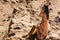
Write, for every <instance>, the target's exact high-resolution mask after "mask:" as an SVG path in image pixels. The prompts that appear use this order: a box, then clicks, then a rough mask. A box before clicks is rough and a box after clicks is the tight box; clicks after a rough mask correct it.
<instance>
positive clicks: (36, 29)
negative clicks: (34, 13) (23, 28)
mask: <svg viewBox="0 0 60 40" xmlns="http://www.w3.org/2000/svg"><path fill="white" fill-rule="evenodd" d="M46 14H48V13H46V12H45V7H43V8H42V10H41V13H40V15H39V16H40V17H42V21H41V23H38V24H37V25H36V26H33V28H32V29H31V31H30V32H29V33H28V35H29V37H30V36H31V35H34V34H36V37H37V40H44V38H45V37H46V36H47V34H48V19H47V17H48V16H47V15H46ZM28 35H26V36H28ZM26 36H25V37H26Z"/></svg>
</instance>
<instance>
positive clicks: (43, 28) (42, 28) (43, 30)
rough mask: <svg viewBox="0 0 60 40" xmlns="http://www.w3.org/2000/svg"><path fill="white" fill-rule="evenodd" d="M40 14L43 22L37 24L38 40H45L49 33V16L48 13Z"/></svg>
mask: <svg viewBox="0 0 60 40" xmlns="http://www.w3.org/2000/svg"><path fill="white" fill-rule="evenodd" d="M40 16H41V17H42V22H41V23H40V24H38V25H37V31H36V32H37V38H38V40H43V39H44V38H45V37H46V36H47V34H48V23H47V18H46V14H45V13H44V12H43V10H42V12H41V14H40Z"/></svg>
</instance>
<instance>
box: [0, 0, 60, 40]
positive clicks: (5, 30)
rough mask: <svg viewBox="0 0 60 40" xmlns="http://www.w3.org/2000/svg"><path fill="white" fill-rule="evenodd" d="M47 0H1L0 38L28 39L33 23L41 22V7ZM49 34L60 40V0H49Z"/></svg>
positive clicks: (2, 39) (51, 37) (47, 38)
mask: <svg viewBox="0 0 60 40" xmlns="http://www.w3.org/2000/svg"><path fill="white" fill-rule="evenodd" d="M47 2H48V1H47V0H0V40H26V38H23V37H22V36H24V35H26V34H28V33H29V31H30V30H31V28H32V27H33V25H36V24H37V23H40V22H41V19H42V18H41V17H38V15H39V14H40V10H41V7H42V6H43V5H44V4H47ZM48 4H49V34H48V35H47V37H46V40H60V5H59V4H60V0H49V2H48Z"/></svg>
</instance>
